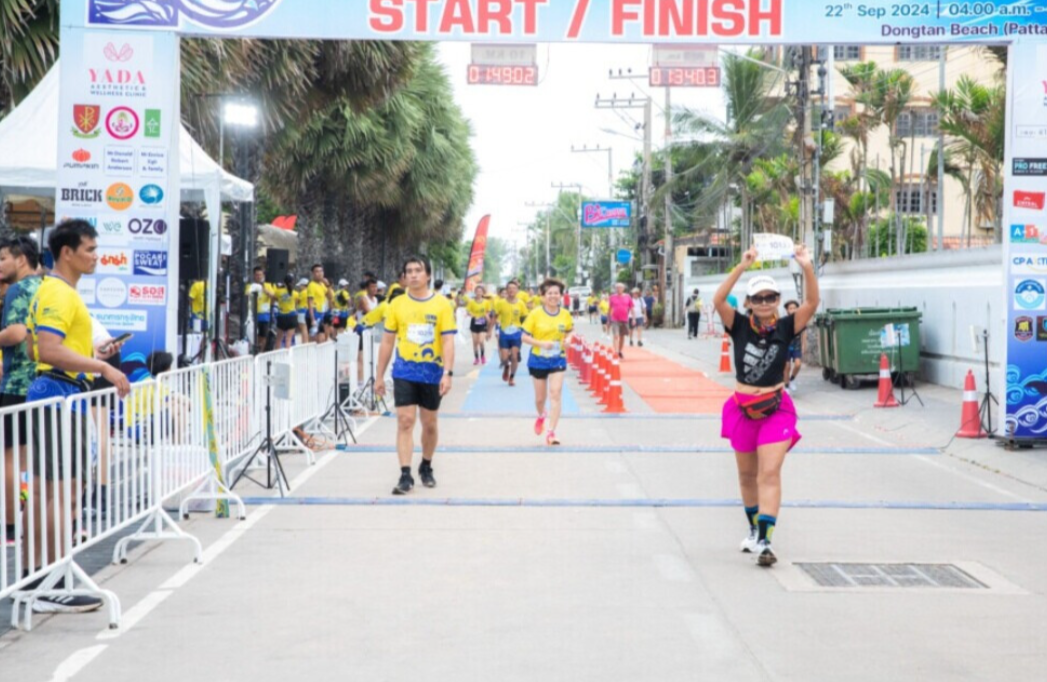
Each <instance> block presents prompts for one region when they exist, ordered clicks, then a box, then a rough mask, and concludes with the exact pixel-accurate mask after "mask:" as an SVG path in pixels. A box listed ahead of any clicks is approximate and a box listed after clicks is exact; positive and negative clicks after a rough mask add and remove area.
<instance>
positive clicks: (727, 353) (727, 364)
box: [720, 334, 731, 374]
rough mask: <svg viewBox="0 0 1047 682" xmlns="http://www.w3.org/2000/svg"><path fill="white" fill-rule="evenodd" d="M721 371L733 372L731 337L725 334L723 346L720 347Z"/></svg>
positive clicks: (723, 372) (725, 372)
mask: <svg viewBox="0 0 1047 682" xmlns="http://www.w3.org/2000/svg"><path fill="white" fill-rule="evenodd" d="M720 373H721V374H730V373H731V337H730V336H729V335H727V334H724V335H723V346H722V347H721V349H720Z"/></svg>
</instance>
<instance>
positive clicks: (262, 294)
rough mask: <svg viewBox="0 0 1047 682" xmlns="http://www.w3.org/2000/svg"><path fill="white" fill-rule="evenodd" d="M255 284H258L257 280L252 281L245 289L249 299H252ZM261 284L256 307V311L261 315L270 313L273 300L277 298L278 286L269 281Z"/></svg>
mask: <svg viewBox="0 0 1047 682" xmlns="http://www.w3.org/2000/svg"><path fill="white" fill-rule="evenodd" d="M255 284H257V282H251V283H250V284H248V285H247V286H246V287H245V289H244V293H245V294H246V295H247V296H248V300H250V297H251V296H253V295H254V294H252V293H251V287H253V286H254V285H255ZM259 286H261V287H262V290H261V291H259V292H258V307H257V308H256V309H255V312H256V313H258V314H259V315H268V314H269V311H270V310H271V309H272V307H273V302H274V301H275V300H276V287H275V286H273V285H272V284H269V283H268V282H264V283H262V284H261V285H259Z"/></svg>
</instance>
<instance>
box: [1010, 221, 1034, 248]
mask: <svg viewBox="0 0 1047 682" xmlns="http://www.w3.org/2000/svg"><path fill="white" fill-rule="evenodd" d="M1011 243H1012V244H1039V243H1040V228H1039V227H1038V226H1036V225H1011Z"/></svg>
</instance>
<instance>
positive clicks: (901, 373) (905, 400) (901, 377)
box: [894, 329, 926, 407]
mask: <svg viewBox="0 0 1047 682" xmlns="http://www.w3.org/2000/svg"><path fill="white" fill-rule="evenodd" d="M894 344H895V345H894V348H895V353H897V354H898V385H899V386H900V388H901V396H900V397H899V399H898V403H899V404H900V405H908V404H909V403H910V402H912V399H913V398H916V400H917V401H919V403H920V407H926V405H924V404H923V398H921V397H920V394H919V393H917V392H916V379H915V377H914V378H913V382H912V386H911V387H910V388H912V395H911V396H908V397H906V396H905V368H904V366H903V365H904V363H905V359H904V356H903V355H902V334H901V330H900V329H895V332H894Z"/></svg>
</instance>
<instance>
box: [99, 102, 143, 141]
mask: <svg viewBox="0 0 1047 682" xmlns="http://www.w3.org/2000/svg"><path fill="white" fill-rule="evenodd" d="M105 129H106V130H107V131H108V132H109V134H110V135H112V136H113V137H114V138H116V139H117V140H130V139H131V138H132V137H134V136H135V135H136V134H137V133H138V114H136V113H135V112H134V110H133V109H130V108H128V107H116V108H115V109H113V110H112V111H110V112H109V115H108V116H106V117H105Z"/></svg>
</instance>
